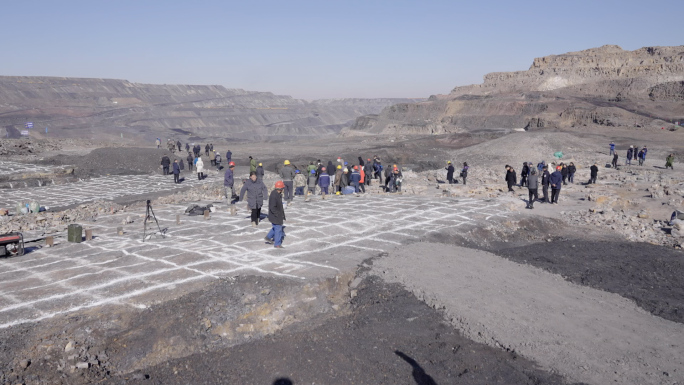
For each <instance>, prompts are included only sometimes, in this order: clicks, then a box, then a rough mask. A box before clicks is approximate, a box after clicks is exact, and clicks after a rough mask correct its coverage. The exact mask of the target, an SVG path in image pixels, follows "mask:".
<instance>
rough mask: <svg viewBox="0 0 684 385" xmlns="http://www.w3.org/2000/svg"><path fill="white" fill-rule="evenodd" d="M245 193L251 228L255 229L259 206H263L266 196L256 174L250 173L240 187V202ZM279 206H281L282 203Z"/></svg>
mask: <svg viewBox="0 0 684 385" xmlns="http://www.w3.org/2000/svg"><path fill="white" fill-rule="evenodd" d="M233 167H234V166H233ZM229 169H230V167H229ZM245 193H247V206H248V207H249V208H250V209H251V210H252V227H256V226H258V225H259V219H260V218H261V206H263V205H264V199H266V195H268V189H267V188H266V185H265V184H264V182H262V181H260V180H258V179H257V175H256V172H250V173H249V179H247V181H246V182H245V184H244V185H242V190H240V200H241V201H242V200H243V199H244V197H245ZM280 205H281V206H282V202H281V203H280Z"/></svg>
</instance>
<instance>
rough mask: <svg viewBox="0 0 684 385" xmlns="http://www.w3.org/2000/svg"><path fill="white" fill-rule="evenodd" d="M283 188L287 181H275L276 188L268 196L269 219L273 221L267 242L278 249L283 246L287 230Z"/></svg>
mask: <svg viewBox="0 0 684 385" xmlns="http://www.w3.org/2000/svg"><path fill="white" fill-rule="evenodd" d="M283 189H285V183H283V181H282V180H279V181H277V182H275V188H274V189H273V191H271V195H269V197H268V220H269V221H270V222H271V231H269V232H268V234H267V235H266V238H264V239H265V240H266V243H268V244H272V245H274V247H275V248H277V249H282V248H283V239H284V238H285V231H284V230H283V223H284V222H285V209H284V208H283Z"/></svg>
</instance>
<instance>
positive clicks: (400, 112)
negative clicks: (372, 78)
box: [344, 45, 684, 135]
mask: <svg viewBox="0 0 684 385" xmlns="http://www.w3.org/2000/svg"><path fill="white" fill-rule="evenodd" d="M682 100H684V46H677V47H644V48H640V49H638V50H635V51H625V50H623V49H622V48H620V47H618V46H615V45H606V46H603V47H600V48H593V49H588V50H584V51H579V52H570V53H566V54H562V55H551V56H545V57H541V58H536V59H534V61H533V63H532V65H531V66H530V68H529V69H528V70H527V71H517V72H495V73H490V74H487V75H485V76H484V82H483V83H482V84H476V85H470V86H463V87H456V88H454V89H453V90H452V91H451V93H450V94H449V95H435V96H432V97H430V99H429V100H428V101H426V102H421V103H417V104H399V105H394V106H391V107H388V108H385V109H384V110H383V111H382V113H380V114H379V115H376V116H365V117H362V118H359V119H357V121H356V123H355V124H354V126H352V127H351V128H350V129H348V130H344V134H346V135H355V134H359V133H388V134H389V133H397V132H399V133H404V134H431V133H435V134H439V133H453V132H467V131H477V130H482V129H515V128H526V129H538V128H545V127H573V126H582V125H592V124H596V125H606V126H630V127H634V126H646V125H654V126H660V125H663V124H665V123H666V122H674V121H677V120H679V121H684V105H683V104H682Z"/></svg>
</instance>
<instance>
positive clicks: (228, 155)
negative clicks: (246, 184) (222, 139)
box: [226, 150, 233, 163]
mask: <svg viewBox="0 0 684 385" xmlns="http://www.w3.org/2000/svg"><path fill="white" fill-rule="evenodd" d="M232 160H233V153H232V152H230V150H228V151H226V162H228V163H230V162H231V161H232Z"/></svg>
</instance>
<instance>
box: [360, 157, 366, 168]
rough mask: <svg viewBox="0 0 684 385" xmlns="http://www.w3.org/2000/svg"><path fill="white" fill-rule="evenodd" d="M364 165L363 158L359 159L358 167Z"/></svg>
mask: <svg viewBox="0 0 684 385" xmlns="http://www.w3.org/2000/svg"><path fill="white" fill-rule="evenodd" d="M364 165H365V163H364V162H363V158H361V157H359V167H363V166H364Z"/></svg>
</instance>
